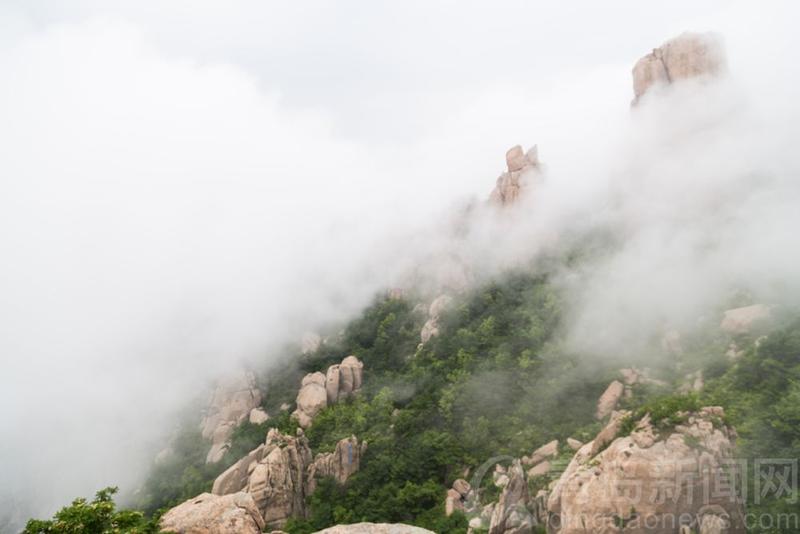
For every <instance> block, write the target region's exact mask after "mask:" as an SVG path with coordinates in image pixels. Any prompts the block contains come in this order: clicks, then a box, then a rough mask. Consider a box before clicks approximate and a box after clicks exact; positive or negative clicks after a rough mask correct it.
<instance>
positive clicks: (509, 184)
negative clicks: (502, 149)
mask: <svg viewBox="0 0 800 534" xmlns="http://www.w3.org/2000/svg"><path fill="white" fill-rule="evenodd" d="M506 166H507V167H508V170H507V171H506V172H504V173H503V174H501V175H500V176H499V177H498V178H497V184H496V185H495V188H494V190H492V193H491V194H490V195H489V202H490V203H492V204H495V205H498V206H506V205H510V204H513V203H515V202H516V201H517V200H518V199H519V198H520V197H521V196H522V195H523V194H524V192H525V189H526V188H527V187H528V186H529V185H530V177H531V175H532V174H533V173H535V172H537V171H539V170H540V165H539V150H538V148H537V147H536V145H534V146H533V147H532V148H531V149H530V150H528V152H523V150H522V147H521V146H520V145H516V146H514V147H511V148H510V149H509V150H508V152H506Z"/></svg>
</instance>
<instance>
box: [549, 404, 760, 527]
mask: <svg viewBox="0 0 800 534" xmlns="http://www.w3.org/2000/svg"><path fill="white" fill-rule="evenodd" d="M676 415H678V416H682V418H683V419H684V420H685V423H683V424H679V425H677V426H675V427H674V428H669V429H659V428H656V427H654V426H653V424H652V423H651V421H650V417H649V415H646V416H645V417H643V418H642V419H641V420H639V421H638V422H637V423H636V425H635V427H634V430H633V432H632V433H631V434H630V435H627V436H625V435H620V430H621V428H622V425H621V422H622V421H624V420H625V418H626V417H630V414H624V413H622V414H619V416H617V417H614V418H612V420H611V421H610V422H609V424H608V425H607V427H606V428H605V429H603V431H601V432H600V434H598V436H597V438H595V440H593V441H592V442H589V443H587V444H586V445H584V446H583V447H581V448H580V449H579V450H578V452H577V453H576V454H575V457H574V458H573V459H572V461H571V462H570V464H569V466H568V467H567V469H566V470H565V471H564V473H563V474H562V475H561V477H560V478H559V479H558V481H557V482H556V484H555V485H554V486H553V488H552V490H551V491H550V493H549V496H548V500H547V512H548V521H547V530H548V532H549V533H551V534H554V533H561V534H573V533H575V534H576V533H588V532H620V531H622V528H623V527H624V528H625V531H630V532H642V531H644V529H645V528H646V531H647V532H653V533H656V534H660V533H668V532H678V531H679V530H680V531H681V532H683V530H681V529H682V528H685V529H687V530H688V529H691V530H689V531H691V532H700V533H702V534H706V533H707V532H709V533H710V532H727V533H730V534H733V533H743V532H745V530H744V521H743V516H744V509H743V504H742V501H741V495H740V493H739V492H740V491H741V486H740V483H741V480H740V479H739V478H738V477H740V473H738V472H737V469H736V463H735V462H734V461H733V457H732V454H733V445H732V439H733V438H734V437H735V434H734V432H733V430H732V429H731V428H729V427H728V426H726V425H725V424H724V423H723V416H724V413H723V411H722V408H719V407H706V408H703V409H701V410H700V411H698V412H696V413H684V414H676ZM720 523H724V524H725V529H724V530H718V531H714V530H708V528H707V527H708V526H710V525H712V524H714V525H719V524H720Z"/></svg>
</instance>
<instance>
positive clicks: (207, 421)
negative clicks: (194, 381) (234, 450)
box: [200, 371, 261, 463]
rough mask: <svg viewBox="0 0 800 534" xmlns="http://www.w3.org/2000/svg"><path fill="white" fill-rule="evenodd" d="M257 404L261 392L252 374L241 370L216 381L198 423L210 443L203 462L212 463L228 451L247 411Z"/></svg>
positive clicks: (258, 403) (248, 414)
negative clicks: (231, 440) (217, 382)
mask: <svg viewBox="0 0 800 534" xmlns="http://www.w3.org/2000/svg"><path fill="white" fill-rule="evenodd" d="M260 404H261V392H260V391H259V390H258V388H257V387H256V377H255V375H254V374H253V373H252V372H249V371H242V372H240V373H238V374H236V375H233V376H230V377H227V378H225V379H223V380H221V381H220V383H219V384H218V385H217V387H216V388H215V389H214V392H213V393H212V395H211V398H210V399H209V402H208V408H207V410H206V415H205V417H204V418H203V421H202V423H201V427H200V428H201V430H202V434H203V437H204V438H205V439H208V440H211V449H210V450H209V451H208V455H207V456H206V463H216V462H218V461H220V460H221V459H222V457H223V456H224V455H225V452H227V450H228V449H229V448H230V445H231V442H230V439H231V436H232V435H233V431H234V430H235V429H236V427H237V426H239V425H240V424H242V423H243V422H244V421H245V420H246V419H247V418H248V417H249V416H250V412H251V411H252V410H253V409H255V408H258V406H259V405H260Z"/></svg>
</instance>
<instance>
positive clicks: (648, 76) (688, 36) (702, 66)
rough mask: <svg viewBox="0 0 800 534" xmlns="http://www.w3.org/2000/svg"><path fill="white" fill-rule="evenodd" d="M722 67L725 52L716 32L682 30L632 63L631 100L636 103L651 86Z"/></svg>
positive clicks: (717, 69) (696, 76)
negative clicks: (676, 35)
mask: <svg viewBox="0 0 800 534" xmlns="http://www.w3.org/2000/svg"><path fill="white" fill-rule="evenodd" d="M724 68H725V55H724V52H723V48H722V45H721V43H720V39H719V37H718V36H716V35H714V34H711V33H684V34H682V35H679V36H678V37H676V38H674V39H671V40H669V41H667V42H666V43H664V44H663V45H661V46H660V47H658V48H655V49H653V51H652V52H651V53H649V54H647V55H646V56H644V57H643V58H641V59H640V60H639V61H637V62H636V65H635V66H634V67H633V92H634V101H633V103H634V104H636V103H637V102H638V101H639V99H640V98H641V97H642V95H644V94H645V93H646V92H647V91H648V90H650V88H652V87H654V86H665V85H669V84H672V83H675V82H677V81H679V80H686V79H689V78H700V77H705V76H715V75H717V74H719V73H720V72H721V71H722V70H723V69H724Z"/></svg>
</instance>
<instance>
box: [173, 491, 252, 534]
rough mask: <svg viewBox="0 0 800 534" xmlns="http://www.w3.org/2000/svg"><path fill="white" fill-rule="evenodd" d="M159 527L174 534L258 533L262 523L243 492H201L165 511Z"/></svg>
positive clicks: (250, 501)
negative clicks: (216, 493)
mask: <svg viewBox="0 0 800 534" xmlns="http://www.w3.org/2000/svg"><path fill="white" fill-rule="evenodd" d="M159 526H160V528H161V530H162V531H164V532H175V533H178V534H259V533H260V532H261V530H262V529H263V528H264V520H263V519H262V518H261V514H260V513H259V511H258V508H256V504H255V502H254V501H253V498H252V497H251V496H250V495H249V494H247V493H241V492H240V493H234V494H231V495H225V496H218V495H212V494H210V493H203V494H202V495H198V496H197V497H195V498H194V499H189V500H188V501H186V502H184V503H183V504H180V505H178V506H176V507H175V508H173V509H171V510H170V511H168V512H167V513H166V514H164V515H163V516H162V517H161V521H160V522H159Z"/></svg>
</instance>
